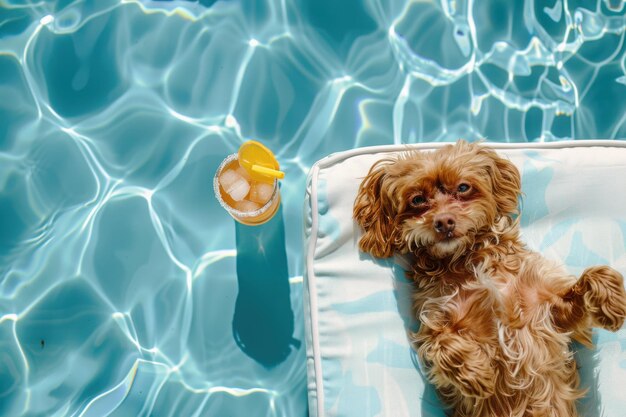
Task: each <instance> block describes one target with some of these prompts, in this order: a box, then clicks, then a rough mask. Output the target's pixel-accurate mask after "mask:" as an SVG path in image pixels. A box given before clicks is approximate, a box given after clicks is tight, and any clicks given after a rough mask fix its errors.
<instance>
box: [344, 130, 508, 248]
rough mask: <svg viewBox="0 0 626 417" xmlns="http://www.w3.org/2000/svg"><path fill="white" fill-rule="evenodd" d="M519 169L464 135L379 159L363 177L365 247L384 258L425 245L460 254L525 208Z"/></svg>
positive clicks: (360, 219) (359, 214)
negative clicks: (451, 142) (521, 205)
mask: <svg viewBox="0 0 626 417" xmlns="http://www.w3.org/2000/svg"><path fill="white" fill-rule="evenodd" d="M519 195H520V176H519V172H518V170H517V168H516V167H515V166H514V165H513V164H512V163H511V162H509V161H508V160H506V159H503V158H501V157H499V156H498V155H497V154H496V153H495V152H494V151H493V150H491V149H489V148H487V147H484V146H480V145H478V144H469V143H467V142H464V141H459V142H457V143H456V144H455V145H448V146H445V147H443V148H441V149H439V150H437V151H434V152H408V153H406V154H404V155H402V156H401V157H399V158H397V159H393V160H391V159H387V160H383V161H380V162H378V163H377V164H375V165H374V166H373V167H372V169H371V170H370V172H369V174H368V175H367V177H366V178H365V179H364V180H363V182H362V184H361V187H360V188H359V193H358V195H357V198H356V201H355V205H354V218H355V219H356V221H357V223H359V225H360V226H361V227H362V228H363V230H364V234H363V236H362V238H361V241H360V246H361V249H362V250H363V251H365V252H369V253H371V254H372V255H374V256H377V257H387V256H391V255H392V254H393V252H395V251H398V252H406V251H413V250H415V249H417V248H424V249H426V250H427V252H428V253H429V254H430V255H431V256H432V257H435V258H444V257H448V256H460V255H462V254H463V253H464V252H465V251H467V250H468V249H469V248H471V247H472V245H473V243H474V242H475V241H476V240H477V239H481V235H483V234H485V235H486V234H487V233H488V232H489V231H490V230H491V229H492V227H493V225H494V224H496V222H498V221H499V220H500V219H501V218H503V217H507V216H510V215H512V214H513V213H515V212H516V210H517V204H518V197H519Z"/></svg>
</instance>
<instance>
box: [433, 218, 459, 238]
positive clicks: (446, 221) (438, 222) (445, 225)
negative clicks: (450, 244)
mask: <svg viewBox="0 0 626 417" xmlns="http://www.w3.org/2000/svg"><path fill="white" fill-rule="evenodd" d="M433 223H434V226H435V230H436V231H437V233H445V234H448V233H450V232H452V231H453V230H454V226H456V222H455V221H454V217H453V216H452V215H451V214H448V213H442V214H437V215H436V216H435V218H434V220H433Z"/></svg>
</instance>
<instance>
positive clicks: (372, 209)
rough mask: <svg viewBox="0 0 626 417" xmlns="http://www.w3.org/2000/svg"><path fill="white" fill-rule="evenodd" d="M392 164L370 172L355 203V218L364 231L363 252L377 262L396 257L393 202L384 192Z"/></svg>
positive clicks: (379, 164)
mask: <svg viewBox="0 0 626 417" xmlns="http://www.w3.org/2000/svg"><path fill="white" fill-rule="evenodd" d="M390 162H391V161H389V160H381V161H378V162H377V163H375V164H374V165H373V166H372V167H371V168H370V170H369V172H368V174H367V176H366V177H365V179H364V180H363V182H361V185H360V186H359V191H358V193H357V196H356V199H355V201H354V209H353V216H354V219H355V220H356V222H357V223H358V225H359V226H361V228H362V229H363V235H362V236H361V239H360V240H359V248H360V249H361V250H362V251H363V252H367V253H369V254H371V255H373V256H375V257H377V258H387V257H389V256H391V255H393V252H394V250H395V243H394V242H395V241H396V235H397V234H398V232H397V228H396V225H395V222H394V220H395V211H394V209H393V202H392V201H391V200H390V198H389V196H388V194H387V193H386V192H385V190H384V183H385V179H388V176H389V174H388V172H387V167H388V164H389V163H390Z"/></svg>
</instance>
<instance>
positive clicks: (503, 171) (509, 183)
mask: <svg viewBox="0 0 626 417" xmlns="http://www.w3.org/2000/svg"><path fill="white" fill-rule="evenodd" d="M481 152H482V153H483V154H484V155H486V156H488V157H489V159H491V160H492V161H493V166H490V167H488V169H489V174H490V177H491V183H492V189H493V196H494V198H495V200H496V204H497V205H498V211H499V212H500V214H501V215H504V216H509V215H512V214H518V213H519V210H518V205H519V197H520V196H521V194H522V180H521V177H520V173H519V170H518V169H517V167H516V166H515V164H513V162H511V161H509V160H508V159H506V158H503V157H501V156H499V155H498V154H497V153H496V152H495V151H494V150H492V149H489V148H487V147H481Z"/></svg>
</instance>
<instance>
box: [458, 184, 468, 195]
mask: <svg viewBox="0 0 626 417" xmlns="http://www.w3.org/2000/svg"><path fill="white" fill-rule="evenodd" d="M470 188H471V187H470V186H469V184H465V183H463V184H460V185H459V186H458V188H457V189H456V190H457V191H458V192H460V193H466V192H468V191H469V190H470Z"/></svg>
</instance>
